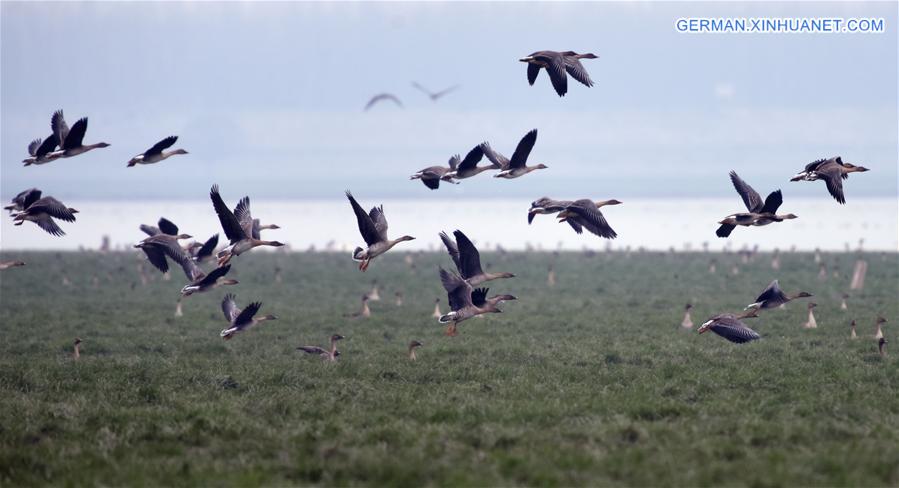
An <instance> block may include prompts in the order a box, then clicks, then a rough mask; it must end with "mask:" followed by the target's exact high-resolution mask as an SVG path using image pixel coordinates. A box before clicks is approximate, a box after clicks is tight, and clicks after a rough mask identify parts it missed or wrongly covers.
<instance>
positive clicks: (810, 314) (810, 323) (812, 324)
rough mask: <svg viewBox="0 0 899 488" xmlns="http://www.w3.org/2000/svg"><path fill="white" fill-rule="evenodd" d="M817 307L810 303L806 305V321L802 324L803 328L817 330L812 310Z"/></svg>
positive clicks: (815, 304)
mask: <svg viewBox="0 0 899 488" xmlns="http://www.w3.org/2000/svg"><path fill="white" fill-rule="evenodd" d="M817 306H818V304H817V303H815V302H811V303H809V304H808V320H807V321H806V322H805V324H803V328H806V329H817V328H818V321H817V320H815V312H814V310H813V309H814V308H815V307H817Z"/></svg>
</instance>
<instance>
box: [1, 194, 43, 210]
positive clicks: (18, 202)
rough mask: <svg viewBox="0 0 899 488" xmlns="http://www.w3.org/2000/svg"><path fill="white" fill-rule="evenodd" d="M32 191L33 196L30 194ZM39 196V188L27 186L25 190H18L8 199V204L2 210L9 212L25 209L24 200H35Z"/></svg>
mask: <svg viewBox="0 0 899 488" xmlns="http://www.w3.org/2000/svg"><path fill="white" fill-rule="evenodd" d="M32 193H33V194H35V196H32ZM40 197H41V191H40V190H38V189H37V188H29V189H27V190H25V191H21V192H19V194H18V195H16V196H15V197H13V199H12V200H11V201H10V204H9V205H7V206H5V207H3V210H8V211H9V213H10V214H12V213H15V212H20V211H22V210H25V202H26V201H28V200H29V199H34V200H37V199H39V198H40Z"/></svg>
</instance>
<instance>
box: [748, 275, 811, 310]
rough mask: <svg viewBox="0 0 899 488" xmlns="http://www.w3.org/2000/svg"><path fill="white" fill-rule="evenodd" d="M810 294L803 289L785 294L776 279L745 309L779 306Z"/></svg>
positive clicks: (764, 308)
mask: <svg viewBox="0 0 899 488" xmlns="http://www.w3.org/2000/svg"><path fill="white" fill-rule="evenodd" d="M812 296H814V295H812V294H811V293H808V292H804V291H801V292H799V293H794V294H792V295H787V294H785V293H784V292H783V290H781V289H780V284H778V282H777V280H774V281H772V282H771V283H770V284H769V285H768V287H767V288H765V289H764V290H763V291H762V294H761V295H759V296H758V298H756V299H755V302H753V303H750V304H749V305H747V306H746V309H745V310H749V309H757V310H767V309H770V308H776V307H779V306H781V305H784V304H786V303H787V302H790V301H792V300H795V299H797V298H806V297H812Z"/></svg>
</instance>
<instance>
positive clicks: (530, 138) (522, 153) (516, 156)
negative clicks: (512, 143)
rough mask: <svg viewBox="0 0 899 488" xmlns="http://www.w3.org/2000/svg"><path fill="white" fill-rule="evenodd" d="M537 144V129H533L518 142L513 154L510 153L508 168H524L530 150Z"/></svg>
mask: <svg viewBox="0 0 899 488" xmlns="http://www.w3.org/2000/svg"><path fill="white" fill-rule="evenodd" d="M536 142H537V129H534V130H532V131H530V132H528V133H527V134H525V135H524V137H522V138H521V140H520V141H519V142H518V146H516V147H515V152H514V153H512V160H511V161H509V168H524V166H525V163H527V161H528V156H529V155H530V154H531V149H533V148H534V143H536Z"/></svg>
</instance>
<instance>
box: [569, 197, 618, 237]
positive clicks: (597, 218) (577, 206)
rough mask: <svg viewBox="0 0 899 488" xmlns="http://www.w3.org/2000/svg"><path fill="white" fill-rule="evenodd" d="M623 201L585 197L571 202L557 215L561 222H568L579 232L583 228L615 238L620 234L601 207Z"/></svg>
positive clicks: (602, 235)
mask: <svg viewBox="0 0 899 488" xmlns="http://www.w3.org/2000/svg"><path fill="white" fill-rule="evenodd" d="M621 203H622V202H620V201H618V200H614V199H612V200H600V201H598V202H594V201H593V200H590V199H587V198H584V199H581V200H575V201H574V202H572V203H570V204H569V205H568V206H567V207H565V210H562V211H561V212H559V214H558V215H557V217H558V218H559V222H568V225H570V226H571V228H572V229H574V231H575V232H577V233H578V234H580V233H581V232H582V229H587V231H589V232H590V233H591V234H595V235H597V236H599V237H604V238H606V239H614V238H616V237H618V234H617V233H616V232H615V230H614V229H612V226H610V225H609V223H608V222H607V221H606V218H605V216H603V214H602V212H600V211H599V209H600V208H602V207H604V206H606V205H621Z"/></svg>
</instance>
